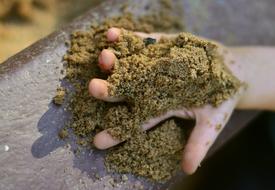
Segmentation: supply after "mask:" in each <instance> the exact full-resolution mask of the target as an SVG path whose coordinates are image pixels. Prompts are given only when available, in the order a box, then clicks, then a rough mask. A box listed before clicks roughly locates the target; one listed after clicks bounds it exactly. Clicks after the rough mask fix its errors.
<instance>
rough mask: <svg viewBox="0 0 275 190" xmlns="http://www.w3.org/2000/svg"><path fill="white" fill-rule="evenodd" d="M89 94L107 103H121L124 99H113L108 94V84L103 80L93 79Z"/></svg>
mask: <svg viewBox="0 0 275 190" xmlns="http://www.w3.org/2000/svg"><path fill="white" fill-rule="evenodd" d="M89 93H90V94H91V95H92V96H93V97H95V98H97V99H100V100H104V101H107V102H119V101H122V100H123V98H119V97H111V96H109V94H108V82H107V81H105V80H102V79H92V80H91V82H90V84H89Z"/></svg>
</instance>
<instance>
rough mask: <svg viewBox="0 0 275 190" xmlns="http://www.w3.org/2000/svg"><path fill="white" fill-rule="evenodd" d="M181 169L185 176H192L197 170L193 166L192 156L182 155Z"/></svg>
mask: <svg viewBox="0 0 275 190" xmlns="http://www.w3.org/2000/svg"><path fill="white" fill-rule="evenodd" d="M181 168H182V170H183V171H184V173H186V174H187V175H192V174H193V173H195V171H196V170H197V167H196V166H194V164H193V160H192V155H190V154H189V155H184V157H183V160H182V164H181Z"/></svg>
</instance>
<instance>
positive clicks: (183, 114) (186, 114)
mask: <svg viewBox="0 0 275 190" xmlns="http://www.w3.org/2000/svg"><path fill="white" fill-rule="evenodd" d="M171 117H178V118H183V119H192V118H194V113H193V112H192V111H191V110H187V109H185V108H182V109H180V110H171V111H168V112H166V113H165V114H164V115H161V116H158V117H155V118H152V119H150V120H148V121H147V122H146V123H144V124H143V125H142V129H143V130H145V131H147V130H149V129H151V128H152V127H154V126H156V125H157V124H159V123H160V122H162V121H164V120H166V119H168V118H171Z"/></svg>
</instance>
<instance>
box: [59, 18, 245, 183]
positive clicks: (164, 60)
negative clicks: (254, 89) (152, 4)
mask: <svg viewBox="0 0 275 190" xmlns="http://www.w3.org/2000/svg"><path fill="white" fill-rule="evenodd" d="M141 20H142V22H141ZM141 20H138V19H134V18H133V17H132V16H131V15H129V14H127V15H124V16H121V17H115V18H111V19H107V20H105V21H103V23H101V24H94V25H92V26H91V28H90V29H89V30H88V31H79V32H74V33H73V34H72V36H71V41H70V42H69V46H70V47H69V50H68V52H67V54H66V55H65V57H64V59H65V61H66V62H67V65H66V78H67V80H69V81H70V83H71V84H72V85H73V87H74V91H73V92H70V93H69V94H67V96H68V98H69V107H68V109H69V110H70V112H71V113H72V119H71V121H70V123H69V127H70V128H71V129H73V131H74V133H75V134H76V135H77V136H78V137H80V138H86V139H88V141H89V142H91V141H92V140H93V137H94V135H95V134H96V133H97V132H99V131H102V130H105V129H108V131H109V133H110V134H111V135H113V136H114V137H115V138H118V139H121V140H124V139H128V140H127V141H125V142H124V143H122V144H120V145H118V146H116V147H114V148H111V149H109V150H108V151H107V156H106V159H105V164H106V166H107V168H108V169H109V170H112V171H116V172H120V173H132V174H136V175H139V176H143V177H146V178H148V179H151V180H156V181H164V180H168V179H170V178H171V177H172V176H173V175H174V174H175V172H176V171H178V170H179V169H180V164H179V163H180V160H181V152H182V150H183V149H184V144H185V142H186V138H187V135H188V132H187V129H186V128H185V127H184V126H182V124H181V122H176V120H175V119H173V118H171V119H168V120H167V121H165V122H163V123H161V124H159V125H158V126H156V127H155V128H154V129H152V130H150V131H147V132H144V131H141V130H140V126H141V124H142V123H143V122H145V121H146V119H148V118H151V117H153V116H157V115H159V114H161V113H164V112H165V111H167V110H170V109H178V108H180V107H187V108H189V107H194V106H196V107H198V106H202V105H204V104H212V105H213V106H218V105H219V104H220V103H221V102H223V101H224V100H226V99H228V98H229V97H231V96H232V95H233V94H234V93H235V92H236V91H237V89H238V87H239V85H240V82H239V81H238V80H237V79H236V78H235V77H234V76H233V75H232V74H231V73H230V71H229V70H228V69H227V68H226V66H225V65H224V63H223V59H222V57H221V56H220V55H219V54H218V53H217V46H216V45H215V44H213V43H212V42H209V41H205V40H201V39H199V38H197V37H195V36H193V35H190V34H186V33H181V34H180V35H178V36H177V37H176V38H174V39H162V40H160V41H159V42H157V43H155V42H154V40H149V41H150V43H148V41H144V40H143V39H141V38H139V37H137V36H135V35H134V34H133V33H132V32H129V30H131V31H146V32H152V31H153V30H152V28H154V27H153V26H152V25H150V23H149V24H148V23H146V22H145V21H144V19H141ZM110 27H118V28H124V29H127V30H128V31H126V30H124V32H123V33H122V36H121V37H120V40H119V41H118V42H117V43H110V42H107V40H106V32H107V30H108V29H109V28H110ZM103 49H110V50H112V51H113V52H114V53H115V55H116V56H117V61H116V64H115V67H114V69H113V71H112V73H111V75H109V76H108V75H106V74H104V73H102V72H101V71H100V69H99V67H98V55H99V54H100V52H101V51H102V50H103ZM92 78H102V79H107V80H108V82H109V83H110V84H111V85H110V86H109V92H110V94H112V95H114V96H123V97H124V98H125V101H124V102H121V103H109V102H103V101H100V100H97V99H95V98H93V97H91V96H89V93H88V89H87V88H88V84H89V82H90V80H91V79H92ZM130 137H131V138H130ZM91 162H92V160H91ZM141 166H142V167H141Z"/></svg>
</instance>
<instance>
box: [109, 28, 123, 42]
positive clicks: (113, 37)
mask: <svg viewBox="0 0 275 190" xmlns="http://www.w3.org/2000/svg"><path fill="white" fill-rule="evenodd" d="M119 35H120V29H119V28H115V27H112V28H110V29H109V30H108V31H107V40H108V41H110V42H115V41H117V40H118V38H119Z"/></svg>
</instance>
